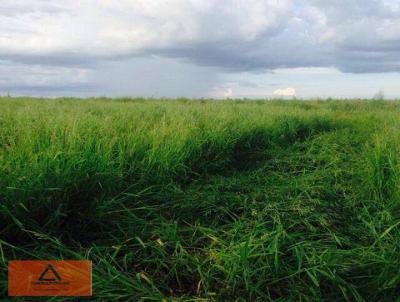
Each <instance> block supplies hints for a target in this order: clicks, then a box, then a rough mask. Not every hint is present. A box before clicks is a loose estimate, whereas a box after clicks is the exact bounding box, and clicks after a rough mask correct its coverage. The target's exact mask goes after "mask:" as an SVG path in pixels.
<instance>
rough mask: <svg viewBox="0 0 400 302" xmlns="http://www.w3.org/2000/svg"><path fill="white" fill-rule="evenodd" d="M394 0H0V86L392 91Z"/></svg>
mask: <svg viewBox="0 0 400 302" xmlns="http://www.w3.org/2000/svg"><path fill="white" fill-rule="evenodd" d="M399 72H400V0H74V1H71V0H1V1H0V95H4V94H11V95H32V96H51V97H52V96H80V97H88V96H110V97H122V96H132V97H135V96H144V97H190V98H274V97H287V98H292V97H297V98H317V97H321V98H327V97H336V98H371V97H373V96H374V95H375V94H376V93H377V92H378V91H383V92H384V94H385V96H386V97H387V98H400V73H399Z"/></svg>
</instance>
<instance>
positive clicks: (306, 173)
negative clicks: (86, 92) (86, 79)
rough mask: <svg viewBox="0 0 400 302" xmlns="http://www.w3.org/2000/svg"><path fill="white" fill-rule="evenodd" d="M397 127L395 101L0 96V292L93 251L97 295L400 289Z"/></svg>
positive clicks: (291, 294) (344, 296)
mask: <svg viewBox="0 0 400 302" xmlns="http://www.w3.org/2000/svg"><path fill="white" fill-rule="evenodd" d="M399 134H400V103H397V102H383V101H189V100H184V99H182V100H169V101H168V100H165V101H161V100H147V101H146V100H139V99H126V100H124V99H120V100H107V99H92V100H90V99H89V100H78V99H57V100H38V99H23V98H19V99H18V98H1V99H0V201H1V204H0V264H1V267H0V269H1V270H0V295H2V296H4V297H6V296H7V261H8V260H11V259H44V260H48V259H55V260H59V259H90V260H92V261H93V265H94V267H93V297H92V298H91V299H90V300H95V301H140V300H143V301H162V300H164V301H398V299H399V297H400V161H399V160H400V153H399V149H400V136H399ZM12 300H13V301H31V300H26V299H25V300H24V299H22V298H21V299H12ZM42 300H46V299H42ZM50 300H51V299H50ZM53 300H56V301H71V299H70V298H69V299H65V298H56V299H54V298H53ZM84 300H86V299H82V298H77V299H75V301H84Z"/></svg>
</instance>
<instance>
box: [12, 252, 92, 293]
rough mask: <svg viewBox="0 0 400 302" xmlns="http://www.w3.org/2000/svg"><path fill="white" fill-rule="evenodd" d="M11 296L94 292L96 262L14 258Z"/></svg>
mask: <svg viewBox="0 0 400 302" xmlns="http://www.w3.org/2000/svg"><path fill="white" fill-rule="evenodd" d="M8 295H9V296H91V295H92V262H91V261H86V260H85V261H78V260H65V261H52V260H50V261H45V260H37V261H36V260H12V261H9V262H8Z"/></svg>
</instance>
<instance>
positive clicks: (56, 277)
mask: <svg viewBox="0 0 400 302" xmlns="http://www.w3.org/2000/svg"><path fill="white" fill-rule="evenodd" d="M46 275H47V276H46ZM49 275H50V276H53V277H50V276H49ZM38 280H39V281H47V282H51V281H56V280H58V281H61V277H60V275H59V274H58V273H57V271H56V270H55V269H54V267H53V266H52V265H51V264H49V265H47V267H46V268H45V270H44V271H43V272H42V273H41V274H40V276H39V279H38Z"/></svg>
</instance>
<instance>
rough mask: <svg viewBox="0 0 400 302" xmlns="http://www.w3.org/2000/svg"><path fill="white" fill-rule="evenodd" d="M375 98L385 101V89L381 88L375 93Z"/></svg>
mask: <svg viewBox="0 0 400 302" xmlns="http://www.w3.org/2000/svg"><path fill="white" fill-rule="evenodd" d="M373 99H374V100H376V101H383V100H384V99H385V93H384V92H383V90H379V91H378V92H377V93H376V94H375V95H374V98H373Z"/></svg>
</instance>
